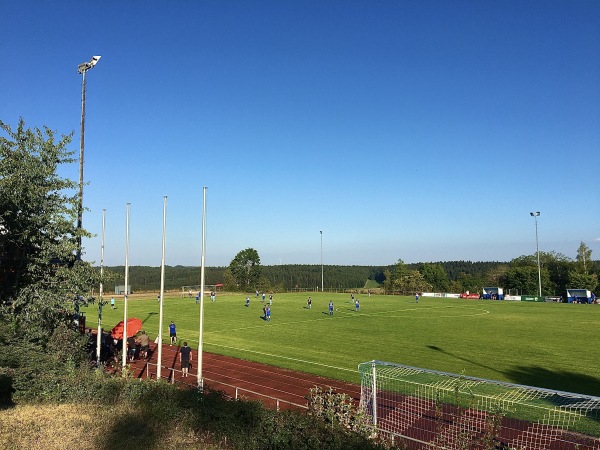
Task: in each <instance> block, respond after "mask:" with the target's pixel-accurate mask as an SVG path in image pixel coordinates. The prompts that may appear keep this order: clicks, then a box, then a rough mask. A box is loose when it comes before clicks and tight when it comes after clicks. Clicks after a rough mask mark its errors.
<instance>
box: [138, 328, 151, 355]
mask: <svg viewBox="0 0 600 450" xmlns="http://www.w3.org/2000/svg"><path fill="white" fill-rule="evenodd" d="M149 349H150V338H149V337H148V335H147V334H146V332H145V331H144V330H142V334H141V335H140V355H141V357H142V358H143V359H146V358H148V350H149Z"/></svg>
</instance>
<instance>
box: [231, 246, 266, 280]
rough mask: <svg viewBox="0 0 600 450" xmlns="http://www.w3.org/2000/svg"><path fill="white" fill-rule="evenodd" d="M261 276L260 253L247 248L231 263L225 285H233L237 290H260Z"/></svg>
mask: <svg viewBox="0 0 600 450" xmlns="http://www.w3.org/2000/svg"><path fill="white" fill-rule="evenodd" d="M261 274H262V272H261V265H260V256H258V252H257V251H256V250H254V249H253V248H247V249H245V250H242V251H240V252H238V254H237V255H235V258H233V259H232V260H231V263H229V267H228V268H227V271H226V274H225V284H226V285H227V284H233V285H234V286H235V288H236V289H246V290H248V289H258V288H259V287H258V284H259V281H260V279H261ZM231 287H233V286H231Z"/></svg>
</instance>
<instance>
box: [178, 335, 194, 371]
mask: <svg viewBox="0 0 600 450" xmlns="http://www.w3.org/2000/svg"><path fill="white" fill-rule="evenodd" d="M191 361H192V349H191V348H190V347H188V344H187V342H184V343H183V347H181V349H180V350H179V362H180V363H181V371H182V372H183V376H184V377H185V378H187V376H188V371H189V369H190V362H191Z"/></svg>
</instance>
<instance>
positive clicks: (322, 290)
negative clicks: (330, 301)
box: [319, 230, 324, 292]
mask: <svg viewBox="0 0 600 450" xmlns="http://www.w3.org/2000/svg"><path fill="white" fill-rule="evenodd" d="M319 233H321V292H323V290H324V289H323V230H321V231H319Z"/></svg>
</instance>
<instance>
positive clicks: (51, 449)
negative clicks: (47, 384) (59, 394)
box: [0, 404, 227, 450]
mask: <svg viewBox="0 0 600 450" xmlns="http://www.w3.org/2000/svg"><path fill="white" fill-rule="evenodd" d="M226 447H227V445H225V442H220V443H215V442H214V441H213V440H212V439H211V437H210V436H208V437H207V436H202V435H198V434H196V433H194V432H193V431H191V430H189V429H188V430H186V429H181V428H180V427H178V426H177V424H176V423H170V424H163V425H161V426H152V425H148V423H147V422H146V421H145V420H144V417H143V414H142V411H141V410H139V409H137V408H132V407H129V406H117V405H115V406H112V407H107V406H92V405H72V404H63V405H23V406H16V407H14V408H9V409H4V410H0V448H2V449H6V450H15V449H47V450H63V449H65V448H79V449H99V450H100V449H102V450H104V449H105V450H108V449H128V448H145V449H157V450H158V449H187V448H190V449H191V448H194V449H217V448H226Z"/></svg>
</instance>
